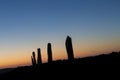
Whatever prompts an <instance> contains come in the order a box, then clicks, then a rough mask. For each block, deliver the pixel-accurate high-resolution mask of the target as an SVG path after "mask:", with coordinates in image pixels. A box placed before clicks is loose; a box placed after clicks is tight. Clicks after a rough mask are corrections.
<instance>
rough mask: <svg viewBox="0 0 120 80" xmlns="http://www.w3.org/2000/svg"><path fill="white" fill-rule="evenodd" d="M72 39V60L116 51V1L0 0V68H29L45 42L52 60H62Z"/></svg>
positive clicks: (119, 13) (119, 30) (119, 22)
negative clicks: (69, 37)
mask: <svg viewBox="0 0 120 80" xmlns="http://www.w3.org/2000/svg"><path fill="white" fill-rule="evenodd" d="M67 35H69V36H71V37H72V41H73V48H74V55H75V57H76V58H78V57H85V56H91V55H98V54H102V53H109V52H112V51H119V50H120V0H0V68H7V67H16V66H21V65H31V54H32V52H33V51H35V52H37V48H41V51H42V59H43V62H46V61H47V43H48V42H50V43H52V49H53V58H54V60H56V59H57V60H58V59H66V58H67V54H66V49H65V39H66V37H67Z"/></svg>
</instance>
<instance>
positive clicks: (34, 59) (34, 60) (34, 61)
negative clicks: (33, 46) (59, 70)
mask: <svg viewBox="0 0 120 80" xmlns="http://www.w3.org/2000/svg"><path fill="white" fill-rule="evenodd" d="M32 55H33V66H35V65H36V58H35V52H33V53H32Z"/></svg>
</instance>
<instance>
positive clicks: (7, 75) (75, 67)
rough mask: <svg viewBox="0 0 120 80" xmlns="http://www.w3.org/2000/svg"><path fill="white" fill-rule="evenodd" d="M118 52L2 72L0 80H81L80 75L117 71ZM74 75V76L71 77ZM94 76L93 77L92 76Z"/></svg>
mask: <svg viewBox="0 0 120 80" xmlns="http://www.w3.org/2000/svg"><path fill="white" fill-rule="evenodd" d="M119 65H120V52H113V53H110V54H106V55H99V56H94V57H86V58H78V59H75V60H74V61H68V60H58V61H53V62H52V63H50V64H48V63H44V64H42V65H39V66H38V65H37V66H25V67H18V68H15V69H10V70H6V72H4V71H3V73H2V72H1V73H0V80H45V79H47V80H48V79H50V80H52V79H56V80H61V79H63V80H64V78H74V79H75V78H77V79H81V78H82V77H83V76H82V75H92V74H97V73H96V72H101V73H100V74H103V73H106V72H107V73H109V72H110V73H111V74H113V72H111V70H113V71H115V73H117V72H116V71H119V70H118V69H119V68H120V67H119ZM73 75H74V76H73ZM93 76H94V75H93Z"/></svg>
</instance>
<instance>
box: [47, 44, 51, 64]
mask: <svg viewBox="0 0 120 80" xmlns="http://www.w3.org/2000/svg"><path fill="white" fill-rule="evenodd" d="M47 53H48V63H52V48H51V43H48V45H47Z"/></svg>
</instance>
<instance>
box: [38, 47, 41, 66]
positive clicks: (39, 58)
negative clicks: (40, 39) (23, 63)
mask: <svg viewBox="0 0 120 80" xmlns="http://www.w3.org/2000/svg"><path fill="white" fill-rule="evenodd" d="M37 51H38V58H37V64H38V65H41V64H42V58H41V50H40V48H38V49H37Z"/></svg>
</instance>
